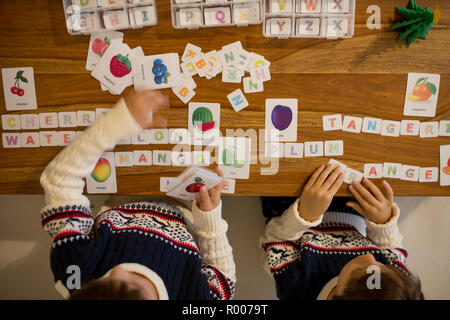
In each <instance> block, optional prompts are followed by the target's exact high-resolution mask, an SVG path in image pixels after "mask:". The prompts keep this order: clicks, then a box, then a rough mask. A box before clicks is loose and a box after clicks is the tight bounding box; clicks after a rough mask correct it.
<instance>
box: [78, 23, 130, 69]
mask: <svg viewBox="0 0 450 320" xmlns="http://www.w3.org/2000/svg"><path fill="white" fill-rule="evenodd" d="M122 40H123V33H122V32H117V31H106V32H95V33H93V34H92V35H91V40H90V41H89V48H88V56H87V59H86V70H89V71H92V70H94V68H95V66H96V65H97V63H98V62H99V61H100V59H101V57H103V55H104V54H105V52H106V50H108V48H109V46H110V45H111V44H112V43H114V42H122Z"/></svg>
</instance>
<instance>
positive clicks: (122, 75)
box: [92, 42, 132, 94]
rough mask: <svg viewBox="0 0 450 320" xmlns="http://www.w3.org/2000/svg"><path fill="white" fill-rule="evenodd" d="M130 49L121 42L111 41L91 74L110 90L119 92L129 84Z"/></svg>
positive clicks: (130, 74)
mask: <svg viewBox="0 0 450 320" xmlns="http://www.w3.org/2000/svg"><path fill="white" fill-rule="evenodd" d="M131 69H132V67H131V49H130V47H128V45H126V44H124V43H122V42H115V43H113V44H112V45H111V46H110V47H109V49H108V50H107V51H106V52H105V54H104V55H103V57H102V58H101V59H100V61H99V63H98V64H97V66H96V67H95V68H94V70H93V71H92V76H93V77H94V78H95V79H97V80H98V81H100V82H101V83H103V84H104V85H105V86H106V87H108V89H109V90H110V91H112V92H113V93H115V94H120V93H122V91H123V90H124V89H125V88H126V87H127V86H128V85H129V84H130V79H131V76H132V73H131Z"/></svg>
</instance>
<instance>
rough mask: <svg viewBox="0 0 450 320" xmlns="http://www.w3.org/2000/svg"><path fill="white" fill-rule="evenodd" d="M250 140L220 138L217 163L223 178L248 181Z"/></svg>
mask: <svg viewBox="0 0 450 320" xmlns="http://www.w3.org/2000/svg"><path fill="white" fill-rule="evenodd" d="M250 160H251V139H249V138H243V137H221V138H220V140H219V154H218V163H219V168H220V170H222V172H223V176H224V177H225V178H234V179H248V178H249V176H250Z"/></svg>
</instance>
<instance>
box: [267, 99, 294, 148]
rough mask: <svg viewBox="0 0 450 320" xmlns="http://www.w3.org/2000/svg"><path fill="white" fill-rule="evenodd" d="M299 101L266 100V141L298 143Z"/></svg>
mask: <svg viewBox="0 0 450 320" xmlns="http://www.w3.org/2000/svg"><path fill="white" fill-rule="evenodd" d="M297 114H298V100H297V99H266V140H267V141H279V142H284V141H287V142H289V141H294V142H295V141H297Z"/></svg>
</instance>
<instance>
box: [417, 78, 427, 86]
mask: <svg viewBox="0 0 450 320" xmlns="http://www.w3.org/2000/svg"><path fill="white" fill-rule="evenodd" d="M425 79H426V78H420V79H419V80H417V82H416V86H417V85H418V84H419V83H421V82H422V81H423V80H425Z"/></svg>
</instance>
